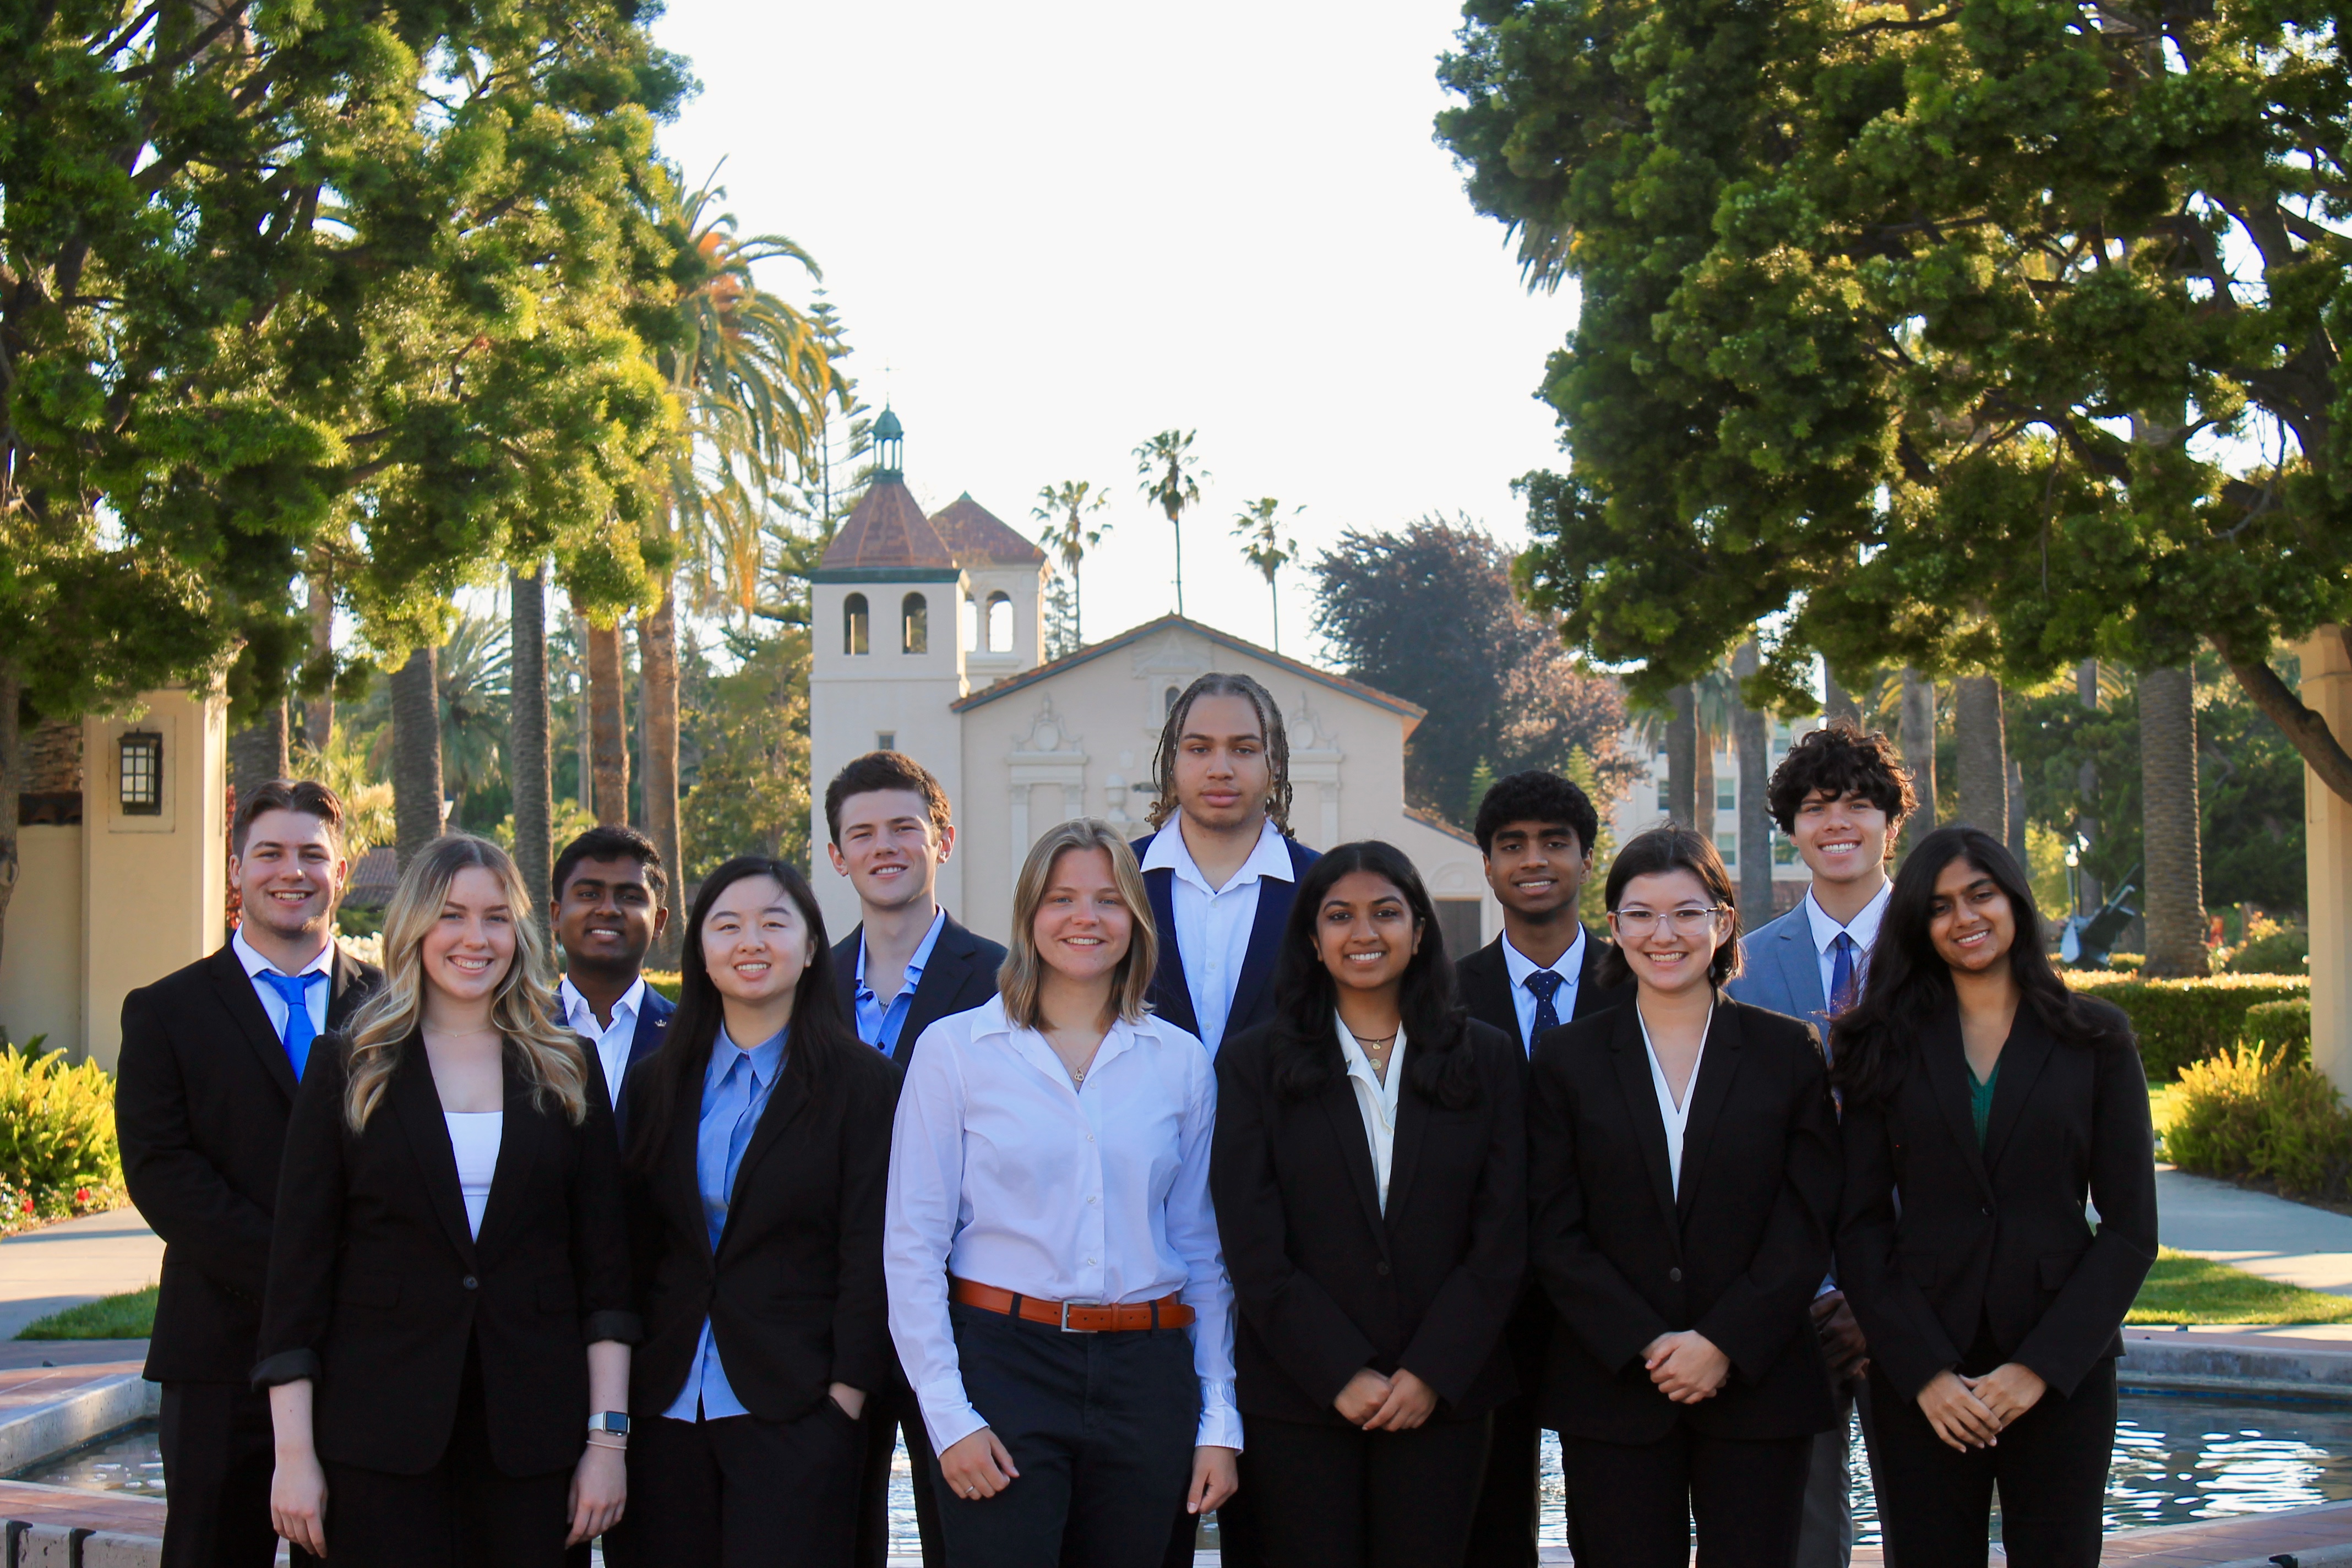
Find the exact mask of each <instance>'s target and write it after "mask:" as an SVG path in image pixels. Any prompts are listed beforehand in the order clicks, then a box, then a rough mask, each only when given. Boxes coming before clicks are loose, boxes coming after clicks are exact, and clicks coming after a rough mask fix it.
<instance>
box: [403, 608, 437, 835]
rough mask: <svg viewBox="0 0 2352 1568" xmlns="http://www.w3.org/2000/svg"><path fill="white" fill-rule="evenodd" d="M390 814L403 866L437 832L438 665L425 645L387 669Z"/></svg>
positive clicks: (431, 650) (431, 651) (430, 650)
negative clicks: (389, 671)
mask: <svg viewBox="0 0 2352 1568" xmlns="http://www.w3.org/2000/svg"><path fill="white" fill-rule="evenodd" d="M392 819H393V826H394V828H395V829H396V830H397V832H398V835H399V839H398V843H397V844H396V846H395V847H394V858H396V859H397V860H398V861H399V862H400V867H401V869H402V870H406V869H407V868H408V863H409V862H410V861H411V860H413V859H415V858H416V852H417V851H418V850H420V849H422V848H424V847H425V846H426V845H427V844H430V843H432V842H433V840H435V839H436V838H438V837H441V692H440V670H439V667H438V661H437V660H436V658H435V655H434V650H433V649H431V648H429V647H420V648H418V649H416V650H415V652H413V653H411V654H410V655H409V656H408V662H407V663H406V664H404V665H402V666H401V667H400V668H398V669H396V670H394V671H393V672H392Z"/></svg>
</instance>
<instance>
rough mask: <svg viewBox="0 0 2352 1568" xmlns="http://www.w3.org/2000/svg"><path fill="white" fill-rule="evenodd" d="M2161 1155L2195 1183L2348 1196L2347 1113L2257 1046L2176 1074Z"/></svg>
mask: <svg viewBox="0 0 2352 1568" xmlns="http://www.w3.org/2000/svg"><path fill="white" fill-rule="evenodd" d="M2164 1147H2165V1152H2167V1153H2168V1155H2170V1156H2171V1158H2172V1162H2173V1163H2174V1164H2177V1165H2179V1167H2180V1168H2181V1169H2182V1170H2184V1171H2195V1172H2197V1173H2200V1174H2202V1175H2209V1176H2257V1177H2263V1178H2267V1179H2268V1180H2270V1181H2272V1182H2273V1183H2275V1184H2277V1186H2278V1189H2279V1191H2280V1192H2282V1193H2288V1194H2308V1195H2312V1196H2320V1197H2329V1196H2339V1195H2341V1194H2344V1193H2346V1192H2347V1190H2352V1182H2347V1177H2352V1111H2347V1110H2345V1109H2344V1105H2343V1100H2342V1097H2341V1096H2339V1095H2338V1094H2337V1093H2336V1086H2335V1085H2334V1084H2331V1083H2329V1082H2328V1081H2327V1079H2326V1078H2325V1077H2323V1076H2322V1075H2321V1074H2319V1073H2317V1072H2315V1071H2314V1070H2313V1069H2312V1068H2311V1067H2310V1065H2309V1064H2308V1063H2305V1062H2285V1061H2280V1060H2278V1059H2277V1058H2274V1057H2273V1056H2272V1055H2271V1053H2269V1052H2268V1051H2266V1050H2264V1049H2263V1047H2260V1046H2242V1047H2237V1048H2236V1049H2233V1050H2231V1051H2229V1052H2227V1053H2225V1054H2223V1055H2221V1056H2217V1057H2214V1058H2210V1060H2206V1061H2200V1062H2192V1063H2190V1064H2189V1066H2188V1067H2187V1068H2185V1069H2183V1071H2182V1072H2181V1075H2180V1087H2179V1090H2178V1091H2176V1093H2175V1094H2174V1096H2173V1104H2172V1123H2171V1126H2170V1127H2169V1128H2168V1129H2167V1130H2166V1131H2165V1135H2164Z"/></svg>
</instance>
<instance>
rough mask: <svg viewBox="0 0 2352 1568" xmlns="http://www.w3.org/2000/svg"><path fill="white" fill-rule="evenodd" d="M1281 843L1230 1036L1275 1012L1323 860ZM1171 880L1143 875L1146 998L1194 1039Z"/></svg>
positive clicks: (1255, 924) (1254, 927) (1228, 1018)
mask: <svg viewBox="0 0 2352 1568" xmlns="http://www.w3.org/2000/svg"><path fill="white" fill-rule="evenodd" d="M1179 831H1181V830H1180V829H1179V828H1178V827H1177V826H1176V825H1175V823H1174V821H1173V820H1172V819H1171V821H1170V823H1169V824H1168V826H1165V827H1162V828H1160V831H1159V833H1147V834H1145V835H1144V836H1143V837H1140V838H1139V839H1137V840H1136V841H1135V842H1134V844H1133V845H1132V846H1130V847H1132V848H1133V849H1134V851H1135V858H1136V859H1138V860H1141V859H1142V858H1143V857H1144V856H1145V855H1146V854H1148V853H1150V848H1151V841H1152V840H1153V839H1154V838H1157V837H1160V833H1175V832H1179ZM1282 847H1284V848H1285V849H1286V850H1288V851H1289V853H1290V880H1289V881H1287V882H1286V881H1284V880H1282V879H1280V878H1279V877H1268V878H1266V879H1265V880H1264V881H1262V882H1260V883H1259V884H1258V890H1257V916H1256V918H1255V919H1254V920H1253V921H1250V935H1249V947H1248V949H1247V950H1246V952H1244V956H1243V959H1242V972H1241V973H1240V974H1239V975H1238V976H1236V977H1235V979H1234V1005H1232V1006H1231V1007H1230V1008H1228V1009H1226V1012H1225V1037H1226V1038H1228V1039H1230V1038H1232V1037H1234V1035H1237V1034H1239V1033H1240V1032H1241V1031H1242V1030H1244V1029H1246V1028H1249V1027H1251V1026H1254V1025H1257V1024H1263V1023H1265V1021H1266V1020H1267V1019H1269V1018H1271V1017H1273V1016H1274V961H1275V959H1276V957H1277V956H1278V955H1279V954H1280V953H1281V952H1282V928H1283V925H1284V923H1285V922H1286V921H1288V920H1289V919H1290V901H1291V900H1293V899H1295V898H1297V896H1298V879H1300V878H1301V877H1304V876H1305V875H1307V867H1309V866H1312V865H1313V864H1315V862H1316V861H1318V860H1319V859H1321V858H1322V857H1321V856H1320V855H1318V854H1317V853H1316V852H1315V851H1314V850H1312V849H1309V848H1308V847H1307V846H1306V845H1304V844H1301V843H1300V842H1298V840H1297V839H1296V838H1291V837H1285V838H1284V839H1283V841H1282ZM1175 883H1176V873H1175V872H1173V871H1170V870H1165V869H1161V870H1157V871H1146V872H1145V873H1144V874H1143V888H1144V891H1145V892H1146V893H1148V894H1149V895H1150V899H1151V918H1152V922H1153V924H1154V925H1156V926H1157V927H1158V928H1159V932H1160V961H1159V963H1157V964H1155V965H1154V966H1153V968H1152V971H1151V991H1150V994H1149V995H1148V996H1147V997H1146V998H1145V1000H1146V1001H1147V1002H1149V1003H1150V1007H1151V1010H1152V1011H1153V1012H1154V1013H1157V1014H1159V1015H1160V1016H1161V1017H1163V1018H1165V1019H1167V1020H1168V1021H1169V1022H1170V1023H1171V1024H1173V1025H1175V1026H1177V1027H1178V1028H1180V1029H1182V1030H1183V1031H1185V1032H1186V1033H1187V1034H1190V1035H1193V1036H1196V1037H1197V1036H1198V1035H1199V1034H1200V1032H1201V1019H1200V1016H1199V1015H1198V1014H1196V1013H1194V1012H1193V1011H1192V982H1191V981H1190V980H1188V979H1187V978H1186V977H1185V974H1184V954H1183V952H1181V950H1180V949H1179V948H1178V947H1177V945H1176V891H1175ZM1416 1375H1418V1374H1416Z"/></svg>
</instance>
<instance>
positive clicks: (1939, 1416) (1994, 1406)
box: [1919, 1361, 2050, 1454]
mask: <svg viewBox="0 0 2352 1568" xmlns="http://www.w3.org/2000/svg"><path fill="white" fill-rule="evenodd" d="M2049 1386H2050V1385H2049V1384H2047V1383H2044V1382H2043V1381H2042V1374H2041V1373H2038V1372H2035V1371H2034V1370H2033V1369H2032V1367H2030V1366H2021V1365H2020V1364H2018V1363H2016V1362H2013V1361H2012V1362H2006V1363H2002V1364H2001V1365H2000V1366H1997V1367H1995V1368H1993V1369H1992V1370H1991V1371H1990V1372H1989V1373H1985V1374H1984V1375H1983V1376H1982V1377H1963V1376H1961V1375H1960V1374H1959V1373H1957V1372H1953V1371H1951V1370H1950V1369H1948V1368H1947V1369H1946V1370H1945V1371H1942V1372H1939V1373H1937V1374H1936V1375H1935V1376H1934V1377H1932V1378H1930V1379H1928V1380H1927V1387H1925V1388H1923V1389H1921V1390H1920V1391H1919V1409H1920V1411H1921V1413H1922V1414H1924V1415H1926V1416H1927V1424H1928V1425H1929V1426H1933V1427H1934V1428H1935V1429H1936V1436H1938V1437H1941V1438H1942V1439H1943V1440H1944V1443H1945V1445H1946V1446H1947V1447H1952V1448H1957V1449H1958V1450H1959V1451H1960V1452H1961V1453H1964V1454H1965V1453H1967V1452H1968V1451H1969V1449H1970V1448H1990V1447H1993V1446H1994V1445H1995V1444H1996V1443H1998V1442H2000V1431H2001V1428H2002V1427H2004V1426H2008V1425H2009V1424H2010V1423H2011V1422H2012V1421H2014V1420H2016V1419H2017V1418H2018V1417H2019V1416H2021V1415H2024V1414H2025V1413H2026V1412H2027V1411H2029V1410H2031V1409H2032V1408H2033V1407H2034V1405H2037V1404H2039V1403H2040V1402H2041V1399H2042V1394H2043V1393H2044V1392H2045V1391H2046V1390H2047V1389H2048V1388H2049Z"/></svg>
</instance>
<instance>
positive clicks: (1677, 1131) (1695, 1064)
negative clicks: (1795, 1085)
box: [1633, 1002, 1715, 1198]
mask: <svg viewBox="0 0 2352 1568" xmlns="http://www.w3.org/2000/svg"><path fill="white" fill-rule="evenodd" d="M1633 1016H1634V1017H1635V1018H1637V1019H1640V1020H1641V1024H1642V1045H1643V1048H1644V1049H1645V1050H1647V1051H1648V1052H1649V1056H1650V1087H1651V1088H1652V1089H1655V1090H1657V1093H1658V1116H1659V1118H1660V1119H1661V1120H1662V1121H1664V1122H1665V1124H1666V1168H1667V1169H1668V1170H1669V1171H1670V1172H1672V1173H1673V1174H1674V1181H1675V1196H1676V1197H1677V1198H1679V1197H1681V1196H1682V1194H1683V1132H1684V1130H1685V1129H1686V1128H1688V1127H1689V1126H1690V1108H1691V1100H1692V1099H1693V1098H1694V1094H1693V1091H1694V1090H1696V1089H1697V1088H1698V1069H1699V1068H1701V1067H1703V1066H1705V1065H1706V1036H1707V1031H1708V1030H1711V1029H1713V1028H1714V1027H1715V1004H1714V1003H1712V1002H1710V1003H1708V1004H1707V1008H1706V1025H1705V1026H1704V1027H1702V1028H1701V1029H1700V1031H1699V1037H1698V1055H1696V1056H1695V1057H1693V1058H1691V1070H1690V1079H1689V1080H1688V1081H1687V1082H1685V1084H1684V1085H1683V1102H1682V1103H1681V1104H1680V1105H1676V1104H1675V1091H1674V1089H1673V1088H1672V1087H1671V1086H1670V1085H1668V1084H1667V1082H1666V1069H1665V1068H1663V1067H1660V1066H1659V1065H1658V1047H1657V1045H1656V1043H1655V1042H1654V1041H1653V1040H1652V1039H1651V1038H1650V1021H1649V1020H1648V1019H1647V1018H1643V1017H1642V1009H1640V1008H1639V1007H1636V1008H1634V1009H1633Z"/></svg>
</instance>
